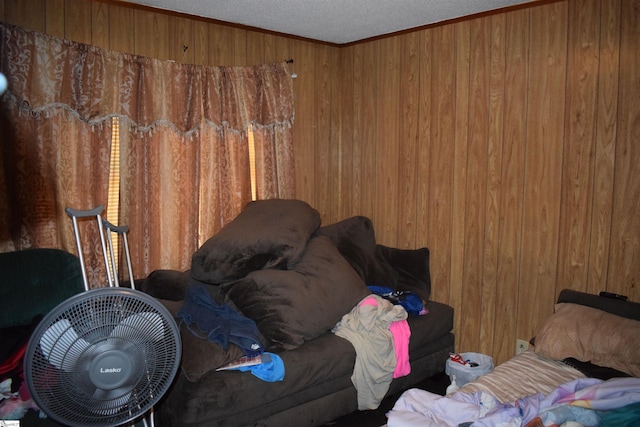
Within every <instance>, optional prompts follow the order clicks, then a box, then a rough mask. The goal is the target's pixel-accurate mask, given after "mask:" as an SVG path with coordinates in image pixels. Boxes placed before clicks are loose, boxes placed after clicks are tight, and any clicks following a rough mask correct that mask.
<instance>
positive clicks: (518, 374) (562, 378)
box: [456, 349, 585, 403]
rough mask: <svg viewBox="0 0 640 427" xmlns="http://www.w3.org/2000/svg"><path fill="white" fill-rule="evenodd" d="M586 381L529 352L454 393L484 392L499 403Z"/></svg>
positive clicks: (562, 365)
mask: <svg viewBox="0 0 640 427" xmlns="http://www.w3.org/2000/svg"><path fill="white" fill-rule="evenodd" d="M578 378H585V375H584V374H583V373H582V372H580V371H578V370H577V369H575V368H572V367H571V366H569V365H567V364H565V363H563V362H561V361H556V360H550V359H545V358H543V357H540V356H538V355H537V354H535V353H534V352H533V350H531V349H529V350H527V351H525V352H523V353H520V354H518V355H517V356H514V357H512V358H511V359H509V360H508V361H506V362H504V363H502V364H500V365H498V366H497V367H496V368H495V369H494V370H493V371H492V372H490V373H489V374H487V375H483V376H481V377H480V378H478V379H477V380H475V381H473V382H471V383H467V384H465V385H464V386H462V387H461V388H460V389H459V390H458V391H457V392H456V393H460V392H464V393H473V392H478V391H482V392H486V393H489V394H491V395H492V396H494V397H495V398H496V399H498V400H499V401H500V402H501V403H506V402H512V401H515V400H517V399H519V398H521V397H525V396H528V395H531V394H535V393H538V392H540V393H542V394H543V395H547V394H549V393H551V392H552V391H553V390H554V389H555V388H557V387H558V386H559V385H560V384H564V383H566V382H569V381H572V380H575V379H578Z"/></svg>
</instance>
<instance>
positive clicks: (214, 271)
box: [191, 199, 320, 284]
mask: <svg viewBox="0 0 640 427" xmlns="http://www.w3.org/2000/svg"><path fill="white" fill-rule="evenodd" d="M319 226H320V213H319V212H318V211H317V210H315V209H313V208H312V207H311V206H309V205H308V204H307V203H305V202H303V201H301V200H280V199H273V200H258V201H254V202H250V203H248V204H247V206H246V207H245V209H244V210H243V211H242V212H241V213H240V214H239V215H238V216H237V217H236V218H235V219H234V220H233V221H231V222H230V223H228V224H227V225H225V226H224V227H223V228H222V229H221V230H220V231H219V232H218V233H216V234H215V235H214V236H213V237H211V238H210V239H209V240H207V241H206V242H205V243H204V244H203V245H202V246H201V247H200V249H198V250H197V251H196V252H195V253H194V254H193V256H192V258H191V275H192V276H193V278H194V279H196V280H199V281H202V282H205V283H210V284H220V283H225V282H230V281H233V280H237V279H240V278H242V277H244V276H245V275H247V274H248V273H250V272H252V271H255V270H260V269H262V268H273V267H278V268H286V267H288V266H289V265H291V264H292V263H295V262H296V261H297V260H298V259H300V256H302V253H303V252H304V250H305V247H306V245H307V242H308V241H309V239H310V237H311V235H312V234H313V232H314V231H315V230H316V229H317V228H318V227H319Z"/></svg>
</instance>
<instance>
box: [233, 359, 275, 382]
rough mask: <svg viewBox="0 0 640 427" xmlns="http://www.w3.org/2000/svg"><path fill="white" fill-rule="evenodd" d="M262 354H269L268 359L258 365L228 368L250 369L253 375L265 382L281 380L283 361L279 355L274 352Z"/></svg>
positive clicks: (244, 370) (243, 370) (237, 369)
mask: <svg viewBox="0 0 640 427" xmlns="http://www.w3.org/2000/svg"><path fill="white" fill-rule="evenodd" d="M264 354H265V355H267V356H269V359H270V360H269V361H267V362H262V363H260V364H258V365H251V366H238V367H236V368H230V369H229V370H236V371H242V372H246V371H251V373H252V374H253V375H255V376H256V377H258V378H260V379H261V380H263V381H267V382H275V381H282V380H283V379H284V362H283V361H282V359H281V358H280V356H278V355H277V354H275V353H264Z"/></svg>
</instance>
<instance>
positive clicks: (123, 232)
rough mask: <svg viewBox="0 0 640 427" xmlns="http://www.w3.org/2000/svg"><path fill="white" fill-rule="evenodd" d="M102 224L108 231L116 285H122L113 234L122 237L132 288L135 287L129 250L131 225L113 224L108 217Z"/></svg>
mask: <svg viewBox="0 0 640 427" xmlns="http://www.w3.org/2000/svg"><path fill="white" fill-rule="evenodd" d="M102 225H103V227H104V229H105V230H106V231H107V243H108V244H109V255H110V257H111V266H112V267H113V277H114V283H115V286H120V283H119V282H118V272H117V269H116V260H115V254H114V249H113V239H112V235H113V234H116V235H117V236H120V237H121V238H122V245H123V249H124V255H125V260H126V262H127V271H128V273H129V283H131V289H135V288H136V287H135V283H134V280H133V268H132V267H131V254H130V252H129V242H128V240H127V232H128V231H129V227H128V226H126V225H122V226H120V227H118V226H115V225H113V224H111V223H110V222H109V221H107V220H106V219H103V220H102Z"/></svg>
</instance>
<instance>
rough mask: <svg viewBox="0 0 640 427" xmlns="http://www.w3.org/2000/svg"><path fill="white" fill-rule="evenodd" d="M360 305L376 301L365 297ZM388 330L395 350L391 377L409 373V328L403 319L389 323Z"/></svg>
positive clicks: (374, 304)
mask: <svg viewBox="0 0 640 427" xmlns="http://www.w3.org/2000/svg"><path fill="white" fill-rule="evenodd" d="M360 305H372V306H374V307H377V306H378V302H377V301H376V299H375V298H373V297H368V298H365V299H364V300H362V301H361V302H360ZM389 331H390V332H391V335H393V347H394V350H395V352H396V368H395V370H394V371H393V378H399V377H404V376H406V375H409V374H410V373H411V364H410V363H409V338H411V328H409V323H408V322H407V321H406V319H405V320H398V321H396V322H392V323H391V325H389Z"/></svg>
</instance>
